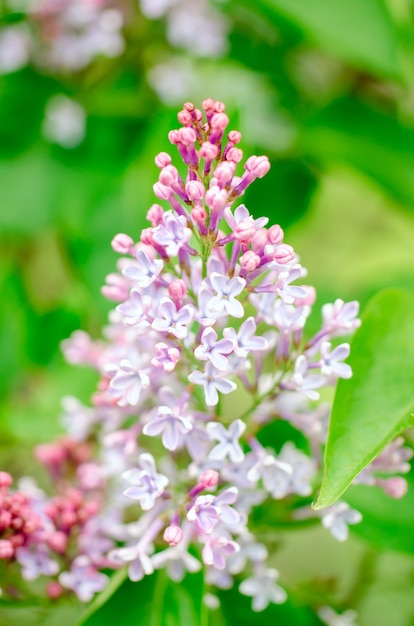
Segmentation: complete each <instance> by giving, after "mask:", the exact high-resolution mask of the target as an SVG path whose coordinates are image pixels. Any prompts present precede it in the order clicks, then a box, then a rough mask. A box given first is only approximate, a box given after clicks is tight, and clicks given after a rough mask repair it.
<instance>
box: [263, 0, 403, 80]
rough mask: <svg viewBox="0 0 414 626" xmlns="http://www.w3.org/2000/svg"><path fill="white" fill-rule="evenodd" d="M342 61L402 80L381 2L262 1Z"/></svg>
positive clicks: (392, 30) (392, 29)
mask: <svg viewBox="0 0 414 626" xmlns="http://www.w3.org/2000/svg"><path fill="white" fill-rule="evenodd" d="M261 1H262V3H263V4H265V5H267V6H269V7H271V8H273V9H274V10H275V11H277V12H280V13H281V14H282V15H284V16H285V17H288V18H289V19H291V20H292V22H294V23H296V24H298V25H299V26H300V27H301V28H302V30H303V31H304V32H305V33H306V34H308V36H309V37H310V38H312V39H313V40H315V41H316V42H317V43H318V44H320V45H321V46H322V47H324V48H326V49H328V50H330V51H332V52H334V53H335V54H337V55H338V56H339V57H340V58H341V59H343V60H344V61H347V62H350V63H352V64H355V65H356V66H357V67H361V68H365V69H368V70H371V71H372V72H374V73H375V74H378V75H379V76H389V77H393V78H399V77H401V67H400V64H399V58H398V45H399V42H398V36H397V32H396V29H395V27H394V24H393V22H392V19H391V16H390V14H389V12H388V9H387V7H386V5H385V4H384V2H382V0H363V2H361V0H346V2H332V0H306V2H305V1H304V0H261Z"/></svg>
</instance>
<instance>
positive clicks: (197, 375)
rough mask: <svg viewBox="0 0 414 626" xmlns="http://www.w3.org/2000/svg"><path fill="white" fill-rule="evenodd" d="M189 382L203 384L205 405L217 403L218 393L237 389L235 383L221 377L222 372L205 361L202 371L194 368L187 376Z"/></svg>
mask: <svg viewBox="0 0 414 626" xmlns="http://www.w3.org/2000/svg"><path fill="white" fill-rule="evenodd" d="M188 380H189V381H190V383H194V384H196V385H203V387H204V394H205V399H206V404H207V406H215V405H216V404H217V403H218V400H219V395H218V392H220V393H224V394H227V393H231V392H232V391H234V390H235V389H237V385H236V383H234V382H233V381H231V380H228V379H227V378H224V377H223V373H222V372H220V371H219V370H217V369H216V368H215V367H214V365H213V364H212V363H210V362H208V363H207V365H206V367H205V370H204V372H200V371H199V370H195V371H194V372H191V374H190V375H189V377H188Z"/></svg>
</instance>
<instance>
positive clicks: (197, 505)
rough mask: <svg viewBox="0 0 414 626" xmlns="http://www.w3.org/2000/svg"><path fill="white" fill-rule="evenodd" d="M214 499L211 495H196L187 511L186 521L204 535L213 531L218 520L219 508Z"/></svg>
mask: <svg viewBox="0 0 414 626" xmlns="http://www.w3.org/2000/svg"><path fill="white" fill-rule="evenodd" d="M214 500H215V498H214V496H213V495H207V496H198V497H197V498H196V499H195V502H194V504H193V506H192V507H191V508H190V509H189V511H188V513H187V519H188V521H189V522H193V523H194V524H195V525H196V527H197V528H198V529H199V530H200V531H201V532H202V533H205V534H206V535H209V534H211V533H212V532H213V530H214V528H215V526H216V525H217V524H218V521H219V513H220V509H219V508H218V507H217V506H215V505H214Z"/></svg>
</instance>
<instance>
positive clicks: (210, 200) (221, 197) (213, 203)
mask: <svg viewBox="0 0 414 626" xmlns="http://www.w3.org/2000/svg"><path fill="white" fill-rule="evenodd" d="M227 196H228V193H227V191H226V190H225V189H220V187H211V188H210V189H209V190H208V191H207V192H206V204H207V206H208V208H209V209H212V210H213V211H221V209H224V207H225V206H226V204H227Z"/></svg>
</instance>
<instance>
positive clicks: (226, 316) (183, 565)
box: [0, 99, 410, 611]
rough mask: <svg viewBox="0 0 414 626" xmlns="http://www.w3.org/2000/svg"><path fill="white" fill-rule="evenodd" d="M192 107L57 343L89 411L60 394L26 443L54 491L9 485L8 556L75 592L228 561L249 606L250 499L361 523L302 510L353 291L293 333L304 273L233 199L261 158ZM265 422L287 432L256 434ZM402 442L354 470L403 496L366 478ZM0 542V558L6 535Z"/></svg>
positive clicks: (211, 106) (256, 596)
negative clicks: (51, 428)
mask: <svg viewBox="0 0 414 626" xmlns="http://www.w3.org/2000/svg"><path fill="white" fill-rule="evenodd" d="M203 109H204V113H203V112H202V111H200V110H198V109H197V108H196V107H195V106H194V105H193V104H191V103H186V104H185V105H184V108H183V110H182V111H180V113H179V115H178V119H179V121H180V123H181V124H182V126H181V127H180V128H179V129H177V130H172V131H171V132H170V134H169V139H170V141H171V143H172V144H173V145H174V146H175V148H176V149H177V151H178V153H179V155H180V157H181V161H182V163H181V165H180V167H175V166H174V165H173V164H172V163H173V159H172V156H170V155H169V154H167V153H166V152H162V153H160V154H158V155H157V157H156V159H155V162H156V164H157V166H158V168H159V170H160V172H159V178H158V181H157V182H156V183H155V185H154V193H155V195H156V197H157V198H158V199H159V200H160V201H162V202H163V203H165V204H166V209H165V208H163V207H162V206H161V205H160V204H154V205H152V206H151V207H150V209H149V211H148V215H147V217H148V220H149V223H150V225H149V227H148V228H146V229H144V230H143V232H142V233H141V237H140V240H139V241H138V242H136V243H135V242H134V241H133V240H132V239H131V238H130V237H129V236H128V235H124V234H119V235H117V236H116V237H115V238H114V240H113V243H112V245H113V248H114V250H115V251H116V252H118V253H120V254H121V255H123V256H122V259H121V260H120V262H119V268H118V269H119V272H118V273H116V274H111V275H110V276H109V277H108V281H107V284H106V285H105V287H104V288H103V292H104V294H105V295H106V296H107V297H109V298H110V299H112V300H113V301H115V302H117V306H116V308H115V310H114V311H113V312H112V313H111V315H110V321H109V325H108V327H107V328H106V329H105V340H104V341H96V342H94V341H92V340H91V339H90V338H89V337H88V336H87V335H86V334H85V333H83V332H80V331H78V332H77V333H74V335H73V336H72V338H71V339H69V340H67V341H65V343H64V351H65V353H66V356H67V358H68V360H69V361H70V362H72V363H79V364H85V365H88V366H92V367H94V368H95V369H96V370H97V371H98V372H99V375H100V382H99V385H98V389H97V391H96V393H95V394H94V396H93V403H92V407H90V408H88V407H85V406H83V405H82V404H81V403H80V402H78V401H77V400H76V399H75V398H66V399H65V403H64V409H65V413H64V416H63V421H64V424H65V426H66V428H67V430H68V432H69V435H70V439H67V440H63V442H57V443H56V444H50V445H48V446H42V447H40V448H39V449H38V451H37V456H38V458H39V459H40V460H41V461H42V462H43V464H44V465H45V466H46V467H47V468H48V470H49V472H50V474H51V476H52V477H54V478H55V480H57V482H58V483H60V484H61V485H62V487H61V489H60V492H59V493H58V494H57V495H56V496H55V497H54V498H52V499H47V498H46V497H45V496H44V495H41V494H40V495H39V492H38V491H37V492H36V491H33V489H32V493H31V495H30V494H29V495H27V496H26V499H27V501H28V502H30V506H31V507H33V509H34V510H36V511H37V512H38V513H37V514H38V515H39V516H40V519H41V520H42V522H41V528H42V535H41V540H40V541H36V542H33V543H31V541H30V536H29V537H28V538H27V537H26V535H27V533H26V535H25V539H24V542H23V543H24V547H23V548H21V550H24V552H22V553H20V555H19V554H16V558H17V559H18V561H19V562H20V563H21V564H22V567H23V568H25V567H26V568H29V570H30V572H31V573H30V577H32V578H34V577H35V575H34V571H35V565H34V562H36V564H38V563H43V562H44V563H47V564H48V565H44V566H43V565H42V566H38V569H37V570H36V573H43V574H45V573H47V574H49V575H55V576H56V579H55V580H54V581H53V582H54V586H52V587H49V588H48V589H49V595H50V596H51V597H56V595H59V593H61V592H62V590H64V589H71V590H73V591H74V592H75V593H76V594H77V595H78V597H79V598H80V599H81V600H84V601H88V600H89V599H90V598H91V597H92V596H93V594H94V593H95V592H96V591H98V590H100V589H101V588H102V587H103V586H104V585H105V583H106V579H107V577H106V576H104V575H103V574H102V573H100V571H99V570H100V569H101V568H102V567H112V568H118V567H122V566H125V565H126V566H128V571H129V576H130V578H131V580H135V581H138V580H140V579H142V578H143V577H144V576H145V575H150V574H151V573H152V572H153V571H154V570H156V569H160V568H166V569H167V570H168V573H169V575H170V577H171V578H172V579H173V580H174V581H179V580H181V579H182V578H183V576H184V575H185V573H186V572H196V571H198V570H200V569H201V568H204V571H205V578H206V581H207V583H208V584H210V585H211V586H212V587H215V586H216V587H221V588H227V587H230V586H231V585H232V584H233V582H234V577H236V576H237V577H238V576H239V575H241V576H242V581H241V583H240V586H239V589H240V591H241V593H243V594H245V595H248V596H251V597H252V606H253V609H254V610H257V611H260V610H263V609H264V608H265V607H266V606H267V605H268V604H269V602H275V603H279V602H283V601H284V600H285V597H286V593H285V591H284V590H283V589H282V588H281V587H280V586H279V585H278V584H277V582H276V581H277V579H278V572H277V571H276V570H275V569H273V568H269V567H268V566H267V564H266V561H267V556H268V552H267V548H266V546H265V545H263V544H262V543H260V542H258V541H257V539H256V537H255V535H254V525H252V524H251V515H250V514H251V512H252V510H253V509H254V508H255V507H257V506H258V505H263V506H266V502H267V501H268V500H270V499H275V500H283V501H284V502H285V504H286V511H285V512H284V515H285V520H284V521H286V520H287V519H288V520H289V521H291V523H292V524H294V523H295V520H297V519H298V518H301V519H303V518H304V517H307V516H308V517H314V518H317V517H318V516H320V517H321V518H322V524H323V526H324V527H326V528H327V529H329V530H330V532H331V533H332V535H333V536H334V537H336V538H337V539H338V540H340V541H342V540H345V539H346V537H347V534H348V525H349V524H355V523H357V522H359V521H360V519H361V515H360V513H359V512H358V511H355V510H353V509H351V508H350V507H349V506H348V505H347V504H346V503H345V502H339V503H337V504H335V505H334V506H333V507H330V508H329V509H327V510H326V511H323V512H320V513H315V512H313V511H312V510H311V508H310V504H311V501H312V497H313V496H314V495H315V494H316V492H317V490H318V486H319V481H320V469H321V458H322V452H323V446H324V442H325V439H326V428H327V420H328V416H329V407H328V406H327V404H326V403H319V398H320V389H321V388H323V387H326V386H333V385H335V384H336V382H337V380H338V378H349V377H350V376H351V375H352V371H351V368H350V366H349V365H348V364H347V363H345V359H346V358H347V357H348V355H349V351H350V349H349V345H348V344H347V343H338V342H337V341H336V339H337V337H340V336H341V335H343V334H345V333H349V332H351V331H353V330H354V329H355V328H357V327H358V326H359V320H358V318H357V314H358V304H357V303H356V302H349V303H344V302H343V301H342V300H339V299H338V300H336V301H335V302H334V303H332V304H326V305H325V306H324V307H323V308H322V326H321V329H320V330H319V331H318V332H317V333H316V334H315V335H314V336H311V337H308V336H307V335H306V332H305V324H306V321H307V319H308V317H309V314H310V312H311V307H312V305H313V303H314V301H315V291H314V289H313V288H312V287H309V286H306V285H301V286H298V285H296V284H295V283H296V281H297V280H301V279H302V278H303V277H304V276H305V275H306V272H305V270H304V269H303V267H302V266H301V264H300V263H299V259H298V257H297V255H296V253H295V251H294V249H293V248H292V247H291V246H290V245H289V244H287V243H285V241H284V233H283V230H282V228H281V227H280V226H279V225H271V226H270V227H268V222H269V220H268V218H267V217H259V218H257V217H254V216H253V215H251V214H250V212H249V210H248V209H247V208H246V206H244V205H243V204H240V203H239V204H237V206H235V204H236V203H237V202H238V201H239V200H240V199H241V197H242V196H243V194H244V192H245V190H246V189H247V187H248V186H249V185H250V184H252V183H253V182H254V180H256V179H257V178H261V177H263V176H264V175H265V174H266V173H267V171H268V170H269V167H270V165H269V161H268V159H267V158H266V157H264V156H251V157H250V158H248V159H247V160H246V161H245V163H244V166H242V165H241V163H242V161H243V153H242V151H241V149H240V148H239V147H238V146H239V143H240V139H241V135H240V133H239V132H237V131H234V130H231V131H230V132H228V131H227V126H228V121H229V120H228V117H227V115H226V113H225V110H224V105H223V104H222V103H221V102H215V101H214V100H211V99H209V100H206V101H205V102H204V103H203ZM283 422H287V423H288V424H289V425H290V427H289V429H287V431H286V429H285V430H284V431H283V432H284V433H286V432H288V433H292V434H291V435H290V436H289V437H286V434H283V435H281V436H280V438H279V439H278V438H277V436H276V435H272V436H269V432H270V433H272V432H274V433H278V432H279V431H278V430H277V429H275V430H274V431H272V425H277V424H280V423H283ZM75 441H76V442H77V446H79V447H76V446H74V444H73V442H75ZM299 442H302V443H301V444H300V445H299ZM403 443H404V442H403V440H402V439H397V440H396V441H395V442H394V443H393V444H392V445H391V446H389V447H388V448H387V449H386V450H385V451H384V452H383V454H382V455H381V456H380V457H378V458H377V460H376V461H375V462H374V463H373V464H372V465H371V466H370V467H368V468H367V469H366V470H365V471H364V472H363V474H361V475H360V477H359V481H360V482H364V483H365V484H372V485H375V484H376V485H379V486H381V487H382V488H383V489H384V490H385V491H386V492H387V493H388V494H390V495H392V496H394V497H400V496H401V495H403V492H404V489H405V482H404V479H402V478H399V477H389V478H384V474H387V473H388V474H394V473H403V472H406V471H407V470H408V464H407V460H408V458H409V456H410V454H409V452H407V450H406V449H405V448H404V447H403ZM68 476H71V477H72V487H69V486H68V485H67V483H66V481H67V477H68ZM6 483H7V480H6ZM3 489H8V486H5V487H3ZM16 495H17V494H16ZM14 497H16V496H14ZM5 511H6V513H4V514H3V512H2V513H1V515H7V509H5ZM286 516H287V517H286ZM0 519H1V518H0ZM19 519H20V518H19ZM36 519H37V518H36ZM6 526H7V527H8V526H9V523H8V522H7V524H6ZM6 526H5V527H6ZM35 526H36V524H35ZM74 529H75V530H76V532H75V531H74ZM14 532H15V531H14V530H13V532H12V533H9V534H11V535H13V533H14ZM30 532H31V533H33V532H40V531H39V530H38V529H37V528H34V529H33V530H31V531H30ZM8 536H9V535H7V533H6V535H5V539H4V541H6V542H7V541H9V540H8ZM75 536H76V542H75V541H74V538H75ZM10 541H11V540H10ZM1 547H2V550H3V552H4V556H3V557H2V558H13V557H14V546H12V545H11V547H10V550H11V549H13V554H12V553H10V554H8V553H7V546H6V545H4V547H3V546H1ZM51 555H53V559H54V560H52V561H51V560H50V559H51V558H52V556H51ZM55 555H57V556H58V557H61V556H62V555H65V559H61V560H59V558H55ZM30 559H32V561H30ZM42 559H44V561H43V560H42ZM52 562H53V563H54V564H55V565H53V566H52V565H51V563H52ZM30 568H31V569H30ZM48 568H49V569H48ZM25 571H26V572H27V571H28V570H27V569H26V570H25V569H23V575H25ZM26 577H29V576H28V574H27V573H26ZM56 585H58V586H59V587H56ZM58 591H59V593H58Z"/></svg>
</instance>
